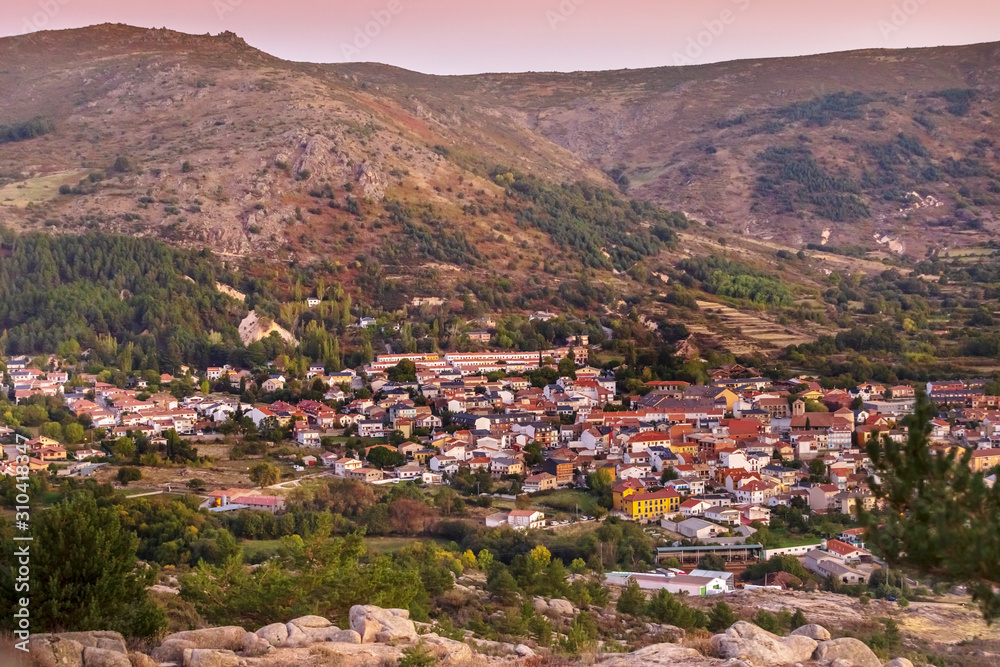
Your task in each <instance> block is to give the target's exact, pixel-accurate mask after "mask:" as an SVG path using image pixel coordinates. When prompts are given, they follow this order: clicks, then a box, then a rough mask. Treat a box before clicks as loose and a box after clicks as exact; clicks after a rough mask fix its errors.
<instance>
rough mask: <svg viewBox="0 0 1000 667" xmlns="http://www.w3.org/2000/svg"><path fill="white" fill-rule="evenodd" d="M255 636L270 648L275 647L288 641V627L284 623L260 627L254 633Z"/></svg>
mask: <svg viewBox="0 0 1000 667" xmlns="http://www.w3.org/2000/svg"><path fill="white" fill-rule="evenodd" d="M256 635H257V636H258V637H260V638H261V639H263V640H264V641H266V642H267V643H268V644H270V645H271V646H277V645H278V644H280V643H281V642H283V641H285V640H286V639H288V626H286V625H285V624H284V623H272V624H271V625H265V626H264V627H262V628H261V629H260V630H258V631H257V632H256Z"/></svg>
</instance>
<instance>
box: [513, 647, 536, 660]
mask: <svg viewBox="0 0 1000 667" xmlns="http://www.w3.org/2000/svg"><path fill="white" fill-rule="evenodd" d="M514 653H517V654H518V655H519V656H520V657H522V658H534V657H535V652H534V651H533V650H531V647H530V646H525V645H524V644H518V645H517V646H515V647H514Z"/></svg>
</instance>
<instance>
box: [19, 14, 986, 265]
mask: <svg viewBox="0 0 1000 667" xmlns="http://www.w3.org/2000/svg"><path fill="white" fill-rule="evenodd" d="M0 61H3V62H4V63H5V67H4V69H2V70H0V90H11V91H12V92H13V94H11V95H5V96H3V99H2V100H0V117H2V118H5V119H7V118H9V119H12V120H14V121H17V122H25V121H27V120H28V119H31V118H35V117H38V116H52V117H54V120H55V124H56V126H57V131H56V132H54V133H52V134H51V135H49V136H47V137H42V138H38V139H34V140H31V141H26V142H18V143H8V144H4V145H0V204H5V203H6V204H7V206H0V222H3V223H5V224H9V225H13V226H16V227H25V226H28V227H30V226H32V225H34V226H41V225H43V224H45V223H46V220H47V219H48V220H50V221H51V220H55V221H56V222H55V223H54V224H53V223H50V224H49V226H50V227H53V228H57V229H63V228H66V229H72V228H74V226H78V225H77V223H76V221H77V220H79V219H80V218H81V217H83V218H85V217H86V215H87V211H88V210H93V208H94V206H96V207H97V208H99V209H100V210H102V211H106V212H107V216H110V217H111V220H110V221H104V222H101V221H98V222H97V223H93V222H91V223H90V224H96V226H98V227H99V228H107V229H110V230H111V231H120V232H121V231H124V232H127V233H140V234H146V233H149V234H155V235H159V236H161V237H163V238H166V239H167V240H169V241H171V242H178V243H189V244H198V243H201V244H206V245H210V246H211V247H213V249H215V250H217V251H219V252H221V253H234V254H236V255H245V254H246V253H248V252H262V251H269V252H270V251H273V250H274V249H275V248H276V247H280V248H283V249H284V250H285V251H287V252H283V253H281V254H282V256H283V257H290V256H298V257H302V258H304V260H305V261H313V260H310V259H309V258H310V257H312V258H313V259H314V260H315V259H319V258H321V257H322V256H323V255H324V254H330V253H331V252H343V251H345V250H346V251H347V252H348V253H355V252H356V250H362V251H365V252H370V251H371V250H373V249H374V248H377V247H380V245H382V244H384V243H386V242H388V241H387V239H389V240H391V238H392V237H391V236H387V235H386V234H385V233H382V232H381V231H380V228H374V227H367V225H366V228H365V230H364V234H363V235H362V234H355V235H354V236H355V237H356V238H357V237H359V236H363V237H364V238H357V240H356V242H354V243H352V244H350V247H349V248H348V247H347V245H346V244H345V245H342V246H341V247H339V248H336V247H331V248H323V247H320V248H317V249H314V250H313V251H311V252H309V251H306V250H305V249H304V248H303V247H302V246H303V244H302V243H299V242H297V241H296V239H301V237H302V236H303V235H307V236H308V235H310V234H312V235H316V234H317V230H320V231H319V233H323V232H324V231H326V232H329V231H332V228H327V227H324V226H323V225H322V224H318V223H317V222H316V215H317V214H312V215H311V216H310V215H308V214H305V213H304V211H305V210H307V209H309V210H313V211H315V210H317V208H316V207H315V206H310V205H311V204H315V202H314V201H312V200H310V198H309V197H308V196H307V195H308V191H309V190H310V187H309V186H312V185H314V184H315V183H316V182H317V181H323V182H326V181H329V182H331V183H332V182H333V181H343V182H342V183H341V182H338V183H336V184H335V185H336V186H342V185H347V184H348V183H350V184H352V186H358V187H360V188H361V190H362V191H363V193H364V196H365V197H366V199H368V200H371V201H373V202H374V203H375V205H374V206H370V207H368V209H365V207H364V206H363V202H362V206H361V208H362V209H364V210H362V211H361V213H360V216H359V215H358V214H357V213H353V214H351V215H347V216H345V215H342V213H343V212H344V210H345V208H346V207H347V206H348V204H347V202H346V199H347V197H348V196H350V195H348V194H347V193H346V192H341V193H339V195H342V198H341V201H340V203H338V204H337V205H338V206H340V208H339V209H332V211H324V215H323V216H321V217H322V219H323V221H324V224H325V223H326V222H330V223H331V224H332V226H333V227H336V226H343V225H344V224H348V225H353V224H354V222H356V221H357V220H362V221H364V222H365V223H372V224H373V225H374V224H375V220H376V219H377V218H379V217H380V213H379V211H378V210H377V209H378V203H379V202H380V201H382V200H383V199H384V198H386V197H388V198H389V199H390V200H400V201H407V202H410V203H412V204H414V205H421V206H423V205H430V206H432V208H433V207H437V208H435V209H434V215H435V216H436V217H439V218H441V219H442V220H443V223H444V224H445V226H446V227H447V228H448V229H453V230H460V231H463V232H465V233H467V234H469V235H471V238H473V239H474V240H475V241H476V242H477V243H478V242H480V241H481V242H483V243H485V244H486V246H487V247H486V250H487V251H488V252H493V251H495V250H497V251H498V249H495V248H491V247H489V245H490V241H488V240H486V237H488V236H489V235H490V234H489V232H488V231H487V230H488V228H489V227H493V228H495V229H493V230H492V231H493V232H498V236H499V237H500V241H494V242H496V243H500V244H504V243H507V244H509V243H510V242H511V241H514V242H515V243H520V244H527V245H528V246H530V247H541V248H544V249H545V250H546V251H554V250H555V249H556V246H558V245H559V244H558V242H557V243H556V244H555V245H552V244H551V242H550V241H547V240H545V239H544V238H543V237H540V236H538V235H537V234H536V235H530V234H525V233H523V229H519V228H518V227H517V225H516V224H515V223H516V221H515V220H514V219H513V218H514V216H511V215H502V214H501V215H498V216H497V217H496V218H495V219H492V220H491V221H489V224H487V225H485V226H482V227H483V228H482V229H478V230H477V229H476V228H475V225H472V226H471V227H470V226H469V225H468V221H467V217H468V214H467V213H465V214H463V215H459V211H460V210H465V211H467V210H468V203H469V200H468V198H469V197H476V196H478V197H479V199H478V200H477V202H476V205H477V206H478V207H480V209H481V210H488V211H492V209H494V208H496V207H497V204H498V203H499V202H504V201H505V200H504V199H502V198H501V197H502V189H500V188H498V187H496V184H495V183H493V182H492V181H491V179H490V175H491V171H492V170H493V169H494V168H496V167H503V168H507V169H517V170H522V171H525V172H526V173H534V174H536V175H539V176H541V177H542V178H544V179H546V180H548V181H550V182H553V183H570V182H578V181H583V182H588V183H592V184H595V185H599V186H602V187H615V186H616V185H617V186H618V187H619V188H620V189H621V190H622V191H623V192H628V194H629V196H632V197H635V198H637V199H640V200H647V201H651V202H653V203H654V204H656V205H658V206H661V207H663V208H666V209H676V210H682V211H685V212H686V213H688V214H689V215H691V216H692V217H694V218H695V219H698V220H700V221H702V222H704V223H707V224H710V225H712V226H717V227H718V229H719V231H723V232H727V233H735V234H739V235H749V236H751V237H754V238H757V239H760V240H763V241H767V242H770V241H774V240H781V241H782V242H783V243H785V244H787V245H788V246H790V247H793V248H797V247H803V246H807V245H816V246H822V245H826V244H829V245H830V246H832V247H836V248H840V247H845V246H859V247H860V248H861V249H863V250H864V251H865V252H875V253H880V252H881V251H883V250H885V249H887V248H890V247H891V248H892V249H893V251H895V252H897V253H898V252H907V253H908V254H911V255H912V256H914V257H917V258H920V257H923V256H924V255H925V254H927V253H932V252H936V251H939V250H941V249H943V248H947V247H953V246H960V245H968V244H975V243H978V242H980V241H981V240H982V238H983V236H982V232H986V233H987V234H991V233H994V232H995V231H997V229H996V227H997V225H998V224H1000V223H998V222H997V216H996V211H997V206H998V198H997V197H996V194H997V192H996V190H997V189H998V188H1000V176H998V174H1000V157H998V155H997V153H998V151H997V149H996V147H995V145H994V140H993V137H994V136H996V135H997V129H996V125H995V123H994V121H993V120H992V119H993V117H994V115H995V113H994V112H996V113H1000V105H998V100H1000V87H998V86H997V84H996V83H994V82H995V81H997V80H998V78H997V77H996V76H995V74H996V70H997V69H998V67H1000V65H998V64H997V63H1000V44H998V43H983V44H975V45H968V46H960V47H931V48H920V49H904V50H880V49H874V50H873V49H865V50H857V51H848V52H842V53H834V54H819V55H812V56H800V57H783V58H768V59H756V60H741V61H730V62H723V63H712V64H706V65H692V66H683V67H677V66H664V67H659V68H653V69H636V70H607V71H601V72H575V73H562V72H549V73H513V74H503V73H492V74H491V73H487V74H480V75H459V76H439V75H428V74H421V73H418V72H412V71H409V70H405V69H402V68H398V67H394V66H390V65H380V64H372V63H353V64H315V63H296V62H291V61H285V60H282V59H280V58H276V57H274V56H270V55H268V54H266V53H264V52H262V51H260V50H258V49H255V48H254V47H252V46H250V45H248V44H246V42H245V41H243V40H242V39H241V38H239V37H238V36H236V35H234V34H232V33H221V34H220V35H216V36H211V35H187V34H184V33H178V32H174V31H171V30H166V29H146V28H134V27H130V26H123V25H121V24H102V25H99V26H92V27H89V28H80V29H74V30H70V31H46V32H41V33H32V34H29V35H23V36H17V37H8V38H3V39H0ZM150 80H152V82H153V84H152V85H150V83H149V81H150ZM168 91H169V93H168ZM220 91H221V93H222V94H220ZM962 91H967V92H965V93H963V92H962ZM941 95H944V97H947V96H948V95H956V96H958V97H961V96H962V95H966V96H968V99H964V100H961V99H960V100H958V103H957V104H956V103H953V102H949V100H948V99H945V98H943V97H941ZM956 109H957V110H961V111H962V113H952V111H955V110H956ZM177 114H183V115H184V118H183V120H182V121H178V118H180V116H178V115H177ZM224 116H228V117H224ZM179 123H180V125H181V126H180V127H178V124H179ZM220 123H221V124H220ZM241 123H242V125H241ZM95 126H100V127H101V128H102V129H110V128H111V127H115V128H116V129H117V130H118V132H117V134H116V135H115V134H114V133H112V132H110V131H107V132H101V131H98V132H97V133H96V136H94V134H95V133H94V132H93V130H94V127H95ZM376 126H377V127H378V129H373V128H375V127H376ZM234 127H235V128H236V130H235V131H234V130H233V128H234ZM213 128H214V129H213ZM218 128H222V129H221V130H220V129H218ZM71 131H75V132H76V134H75V139H76V140H77V141H75V142H74V141H67V139H69V137H68V136H67V135H68V133H69V132H71ZM324 132H325V136H326V138H325V139H323V138H322V137H320V136H319V135H321V134H323V133H324ZM253 133H263V135H264V136H263V137H261V134H257V136H251V135H252V134H253ZM144 134H146V135H147V136H146V137H142V135H144ZM140 137H142V140H140ZM210 137H212V138H214V139H213V140H209V138H210ZM83 140H85V141H87V142H89V144H90V145H91V146H92V147H93V149H92V150H89V149H88V150H85V149H84V144H83V143H82V141H83ZM401 140H402V141H401ZM199 146H203V149H202V150H200V151H199V155H198V157H199V160H193V159H191V157H190V156H186V155H185V152H186V150H187V149H197V148H198V147H199ZM208 151H214V154H211V155H210V154H209V153H208ZM74 153H75V155H74ZM328 154H336V156H337V157H336V158H335V159H330V158H329V157H326V156H327V155H328ZM119 156H124V157H126V158H131V160H132V161H133V162H134V163H135V164H134V165H133V166H134V167H135V168H136V171H132V172H124V173H122V172H117V173H116V172H114V171H113V170H112V171H109V170H110V168H111V166H112V165H113V163H114V160H115V159H116V158H117V157H119ZM283 158H284V159H283ZM185 164H187V165H188V166H189V168H190V169H191V170H192V171H191V172H182V173H181V174H176V173H173V172H176V171H177V170H178V168H182V167H183V165H185ZM276 165H285V168H284V169H280V168H277V169H276V168H275V167H276ZM25 167H30V168H31V169H30V170H29V172H30V173H33V176H32V178H24V179H18V178H15V177H16V176H18V175H24V172H25V169H24V168H25ZM97 169H101V170H104V171H106V172H108V176H109V178H114V179H117V180H118V182H119V184H120V185H122V186H123V187H120V188H118V190H119V192H118V194H119V195H121V194H122V192H121V191H122V190H125V191H128V193H129V195H134V196H135V199H136V200H142V199H144V198H145V199H152V200H153V201H152V202H148V201H147V202H141V201H138V204H139V206H143V204H145V206H146V207H145V208H143V209H142V210H141V211H135V210H133V208H134V206H133V202H126V201H124V200H123V199H122V198H121V196H112V189H111V188H110V187H107V183H106V180H105V179H102V180H101V181H98V182H97V183H96V184H95V185H94V186H93V187H92V188H91V187H90V186H86V187H84V186H80V187H79V188H76V189H77V190H78V191H80V192H81V194H80V195H76V196H74V197H71V198H68V199H67V198H65V197H63V198H59V197H54V196H52V195H53V189H54V188H55V189H58V187H59V186H72V185H73V183H74V182H75V181H76V180H78V179H86V178H95V177H96V176H94V175H93V174H94V171H95V170H97ZM151 172H152V173H155V174H157V176H156V177H155V178H150V177H149V174H150V173H151ZM206 172H210V175H206ZM314 172H315V174H314ZM187 173H190V174H194V173H200V174H202V175H203V176H202V179H201V180H202V182H201V183H200V184H199V183H198V182H197V180H193V179H195V177H194V176H193V175H192V176H184V175H183V174H187ZM304 174H305V177H303V175H304ZM390 174H396V175H395V176H392V175H390ZM44 177H48V178H49V179H50V180H49V181H47V182H39V181H38V179H39V178H44ZM296 179H298V180H296ZM460 179H461V181H462V182H465V183H467V184H471V185H472V189H471V191H470V190H468V189H467V188H466V189H462V190H464V191H460V188H459V187H457V186H458V185H459V183H460ZM102 183H103V185H102ZM13 184H20V188H19V189H21V190H28V191H30V192H29V193H13V194H25V195H27V194H33V193H34V190H36V189H40V194H39V196H38V198H39V199H41V200H42V201H33V204H34V206H33V211H32V213H31V214H30V215H22V214H20V213H19V211H21V212H23V211H24V210H25V208H26V203H27V202H25V201H20V200H19V199H18V197H11V194H12V193H11V191H10V189H9V188H10V187H11V186H12V185H13ZM36 186H37V188H36ZM15 187H18V186H16V185H15ZM206 187H211V188H214V189H215V192H217V193H220V198H222V199H226V201H219V202H216V203H217V204H219V206H214V205H213V204H212V203H209V202H207V201H206V197H204V196H203V195H200V196H197V197H195V196H192V195H191V192H190V191H192V190H198V191H201V192H202V193H204V191H205V190H204V188H206ZM331 187H332V190H336V189H337V188H336V187H333V186H331ZM312 189H313V190H315V189H316V188H315V187H314V188H312ZM91 190H92V191H91ZM164 190H165V191H166V192H164ZM185 190H188V191H189V192H188V195H189V196H184V191H185ZM332 190H331V191H332ZM477 192H483V193H485V194H483V195H475V194H473V193H477ZM911 193H915V194H916V195H917V197H913V196H912V195H911ZM337 194H338V193H334V195H335V196H333V197H330V198H328V199H329V200H330V203H336V202H337ZM196 198H197V199H199V200H201V201H202V203H201V204H198V203H194V202H193V199H196ZM925 200H930V201H934V202H937V203H938V204H939V205H935V206H923V205H922V202H923V201H925ZM161 202H166V203H163V204H162V205H163V206H164V207H166V208H165V209H164V210H162V211H160V210H157V209H158V207H159V205H160V204H161ZM264 202H267V203H268V204H269V205H267V206H265V207H264V208H263V209H262V208H260V206H262V205H263V204H264ZM18 203H20V207H18ZM507 203H509V202H507ZM13 209H18V210H13ZM199 209H200V210H199ZM171 211H177V212H179V213H172V212H171ZM59 215H62V216H63V217H65V216H66V215H69V216H70V218H72V219H73V220H72V221H65V220H61V219H60V218H59V217H57V216H59ZM492 215H494V214H493V213H491V214H490V215H489V216H487V217H490V216H492ZM135 216H139V217H140V218H142V221H141V222H140V223H139V224H140V225H141V226H142V229H140V230H137V229H136V225H130V224H128V223H133V222H136V221H135V220H127V219H125V220H123V219H124V218H129V217H135ZM178 217H180V218H185V219H184V220H181V221H178ZM381 217H383V218H384V216H381ZM290 221H291V222H290ZM300 223H301V224H300ZM165 229H166V230H168V233H164V230H165ZM258 229H259V230H260V232H254V231H252V230H258ZM928 229H934V230H935V235H934V238H933V239H931V238H929V237H928V235H927V231H928ZM288 239H292V240H290V241H289V240H288ZM286 241H287V242H286ZM283 242H286V243H284V245H283ZM285 246H287V247H285ZM859 251H860V250H859ZM508 254H509V253H508ZM501 256H504V257H505V258H506V259H507V260H508V261H509V260H510V258H509V257H506V255H503V253H501Z"/></svg>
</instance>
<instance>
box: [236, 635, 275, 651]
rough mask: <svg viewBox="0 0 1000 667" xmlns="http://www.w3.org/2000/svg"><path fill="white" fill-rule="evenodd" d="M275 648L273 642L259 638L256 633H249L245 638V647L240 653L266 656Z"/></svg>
mask: <svg viewBox="0 0 1000 667" xmlns="http://www.w3.org/2000/svg"><path fill="white" fill-rule="evenodd" d="M272 648H274V647H273V646H271V642H269V641H267V640H266V639H263V638H262V637H258V636H257V633H255V632H248V633H246V635H244V637H243V646H241V647H240V652H241V653H242V654H243V655H264V654H265V653H267V652H268V651H270V650H271V649H272Z"/></svg>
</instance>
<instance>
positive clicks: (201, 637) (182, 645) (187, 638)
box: [152, 625, 247, 663]
mask: <svg viewBox="0 0 1000 667" xmlns="http://www.w3.org/2000/svg"><path fill="white" fill-rule="evenodd" d="M246 635H247V631H246V630H244V629H243V628H241V627H238V626H235V625H231V626H227V627H222V628H205V629H204V630H188V631H185V632H175V633H174V634H172V635H167V636H166V637H164V638H163V641H162V642H161V643H160V645H159V646H158V647H157V648H155V649H153V653H152V657H153V660H156V661H158V662H176V663H181V661H182V660H183V658H184V651H185V650H186V649H223V650H227V651H241V650H242V649H243V642H244V640H245V639H246Z"/></svg>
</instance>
